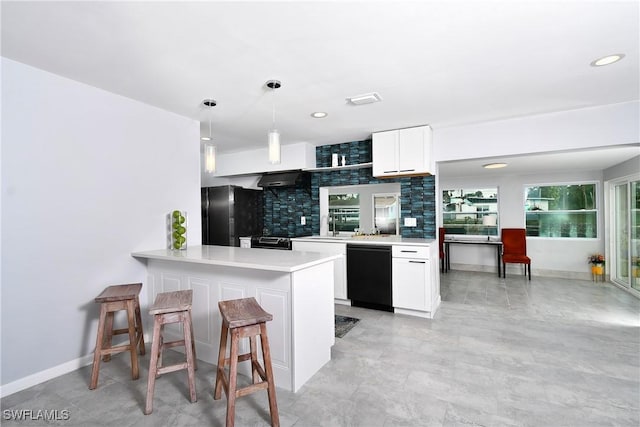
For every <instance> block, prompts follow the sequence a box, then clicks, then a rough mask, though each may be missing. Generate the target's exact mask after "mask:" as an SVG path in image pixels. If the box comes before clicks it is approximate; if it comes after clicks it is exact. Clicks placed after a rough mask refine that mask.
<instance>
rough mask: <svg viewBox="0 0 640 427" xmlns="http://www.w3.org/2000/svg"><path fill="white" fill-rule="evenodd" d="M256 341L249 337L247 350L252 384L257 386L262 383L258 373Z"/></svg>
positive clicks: (254, 338)
mask: <svg viewBox="0 0 640 427" xmlns="http://www.w3.org/2000/svg"><path fill="white" fill-rule="evenodd" d="M257 346H258V340H257V339H256V337H255V336H252V337H249V348H250V350H251V372H252V376H253V383H254V384H258V383H259V382H261V381H262V378H261V377H260V374H259V373H258V368H257V367H256V366H257V365H258V350H257Z"/></svg>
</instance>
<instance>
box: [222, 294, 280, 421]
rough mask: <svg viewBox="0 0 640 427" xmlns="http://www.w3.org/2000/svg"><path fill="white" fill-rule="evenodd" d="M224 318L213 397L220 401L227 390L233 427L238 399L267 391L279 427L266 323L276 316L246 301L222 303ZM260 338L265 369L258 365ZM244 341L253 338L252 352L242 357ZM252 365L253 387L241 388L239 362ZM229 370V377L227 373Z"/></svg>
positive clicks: (250, 345) (228, 409)
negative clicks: (258, 341)
mask: <svg viewBox="0 0 640 427" xmlns="http://www.w3.org/2000/svg"><path fill="white" fill-rule="evenodd" d="M218 307H219V308H220V314H221V315H222V330H221V333H220V351H219V353H218V369H217V374H216V389H215V394H214V396H213V398H214V399H216V400H218V399H220V397H221V396H222V389H223V388H224V391H225V393H226V394H227V421H226V425H227V427H232V426H233V424H234V421H235V404H236V398H238V397H242V396H246V395H248V394H251V393H253V392H255V391H258V390H265V389H266V390H267V394H268V397H269V411H270V413H271V425H272V426H279V425H280V418H279V417H278V405H277V403H276V388H275V383H274V379H273V370H272V367H271V352H270V350H269V340H268V338H267V326H266V322H269V321H271V320H272V319H273V316H272V315H271V314H269V313H267V312H266V311H264V310H263V309H262V307H260V305H259V304H258V302H257V301H256V300H255V298H242V299H236V300H229V301H220V302H218ZM228 334H231V348H230V351H229V358H226V357H225V356H226V352H227V335H228ZM258 335H260V343H261V346H262V356H263V359H264V369H263V367H262V366H260V363H259V362H258V353H257V342H256V337H257V336H258ZM240 338H249V347H250V352H249V353H246V354H240V355H239V354H238V342H239V340H240ZM247 360H250V361H251V372H252V380H253V383H252V384H251V385H249V386H247V387H244V388H241V389H238V388H237V375H238V362H243V361H247ZM225 366H229V375H228V376H227V373H226V371H225V369H224V367H225Z"/></svg>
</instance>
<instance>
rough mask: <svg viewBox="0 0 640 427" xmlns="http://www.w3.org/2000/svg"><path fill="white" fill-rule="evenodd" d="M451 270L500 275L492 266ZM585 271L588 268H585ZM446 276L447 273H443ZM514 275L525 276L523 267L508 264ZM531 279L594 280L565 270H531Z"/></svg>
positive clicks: (453, 267) (457, 266)
mask: <svg viewBox="0 0 640 427" xmlns="http://www.w3.org/2000/svg"><path fill="white" fill-rule="evenodd" d="M451 270H461V271H480V272H483V273H494V274H496V275H497V274H498V268H497V267H496V266H490V265H475V264H451ZM585 270H587V268H586V267H585ZM442 274H446V273H442ZM512 275H523V272H522V266H521V265H509V264H507V277H509V276H512ZM531 277H532V278H533V279H535V278H536V277H557V278H560V279H575V280H593V277H592V275H591V271H585V272H581V271H563V270H546V269H535V268H532V269H531ZM608 279H609V277H608V275H607V276H605V281H608Z"/></svg>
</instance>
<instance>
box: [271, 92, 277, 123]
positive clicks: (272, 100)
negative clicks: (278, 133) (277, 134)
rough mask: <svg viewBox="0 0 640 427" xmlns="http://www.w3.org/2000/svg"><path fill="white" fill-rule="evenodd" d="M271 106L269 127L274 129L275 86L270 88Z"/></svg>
mask: <svg viewBox="0 0 640 427" xmlns="http://www.w3.org/2000/svg"><path fill="white" fill-rule="evenodd" d="M271 108H272V113H273V117H272V122H271V128H272V129H275V128H276V88H275V87H273V88H271Z"/></svg>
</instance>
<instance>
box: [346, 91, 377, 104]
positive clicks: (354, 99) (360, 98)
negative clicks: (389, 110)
mask: <svg viewBox="0 0 640 427" xmlns="http://www.w3.org/2000/svg"><path fill="white" fill-rule="evenodd" d="M380 101H382V97H381V96H380V94H379V93H377V92H371V93H365V94H362V95H357V96H351V97H349V98H347V102H349V103H351V104H353V105H363V104H373V103H374V102H380Z"/></svg>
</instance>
